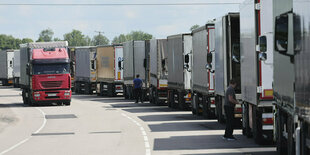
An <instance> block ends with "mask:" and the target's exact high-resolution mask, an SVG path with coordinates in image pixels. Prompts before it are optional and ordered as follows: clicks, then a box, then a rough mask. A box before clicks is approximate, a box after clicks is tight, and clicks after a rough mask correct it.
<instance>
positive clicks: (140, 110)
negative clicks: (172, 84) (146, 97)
mask: <svg viewBox="0 0 310 155" xmlns="http://www.w3.org/2000/svg"><path fill="white" fill-rule="evenodd" d="M137 107H141V106H137ZM123 110H124V111H127V112H130V113H151V112H178V110H174V109H169V108H161V107H157V106H156V108H155V107H154V106H153V108H152V107H151V106H150V108H132V109H123Z"/></svg>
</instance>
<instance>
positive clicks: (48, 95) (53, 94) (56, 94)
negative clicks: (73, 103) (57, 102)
mask: <svg viewBox="0 0 310 155" xmlns="http://www.w3.org/2000/svg"><path fill="white" fill-rule="evenodd" d="M47 96H57V94H47Z"/></svg>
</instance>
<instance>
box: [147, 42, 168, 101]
mask: <svg viewBox="0 0 310 155" xmlns="http://www.w3.org/2000/svg"><path fill="white" fill-rule="evenodd" d="M167 56H168V51H167V39H152V40H150V65H149V67H150V87H149V93H150V95H149V98H150V102H151V103H153V104H156V105H159V104H165V103H166V102H167V96H168V91H167V88H168V61H167Z"/></svg>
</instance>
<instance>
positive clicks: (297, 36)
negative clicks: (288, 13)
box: [293, 14, 301, 53]
mask: <svg viewBox="0 0 310 155" xmlns="http://www.w3.org/2000/svg"><path fill="white" fill-rule="evenodd" d="M293 20H294V21H293V22H294V24H293V25H294V51H295V53H296V52H299V51H300V50H301V20H300V16H299V15H296V14H294V16H293Z"/></svg>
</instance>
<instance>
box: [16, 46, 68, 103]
mask: <svg viewBox="0 0 310 155" xmlns="http://www.w3.org/2000/svg"><path fill="white" fill-rule="evenodd" d="M29 53H30V57H31V58H30V61H28V63H27V67H26V68H27V69H26V72H27V75H28V76H29V78H28V79H29V85H28V86H26V87H24V88H22V89H23V100H24V103H26V104H29V105H40V104H44V103H47V104H48V103H57V104H58V105H61V104H64V105H70V103H71V95H72V93H71V75H70V59H69V55H68V52H67V48H37V49H32V50H31V52H29ZM21 59H23V58H21Z"/></svg>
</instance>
